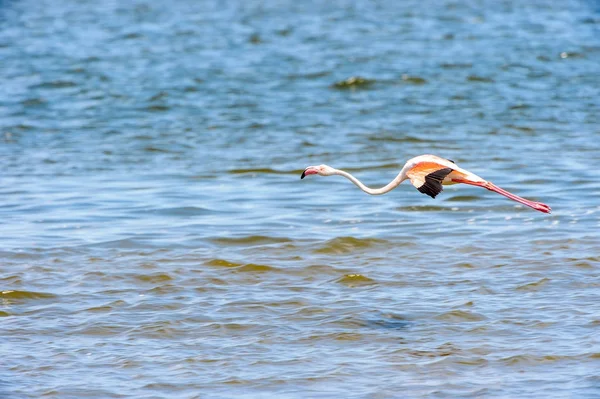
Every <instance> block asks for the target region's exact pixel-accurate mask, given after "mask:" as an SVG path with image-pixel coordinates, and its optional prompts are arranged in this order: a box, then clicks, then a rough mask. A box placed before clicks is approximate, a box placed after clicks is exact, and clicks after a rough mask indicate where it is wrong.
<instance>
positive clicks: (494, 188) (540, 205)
mask: <svg viewBox="0 0 600 399" xmlns="http://www.w3.org/2000/svg"><path fill="white" fill-rule="evenodd" d="M452 181H453V182H455V183H464V184H470V185H471V186H477V187H483V188H487V189H488V190H490V191H493V192H495V193H498V194H500V195H503V196H505V197H506V198H510V199H511V200H513V201H517V202H518V203H520V204H523V205H526V206H528V207H530V208H533V209H535V210H536V211H540V212H544V213H550V212H551V211H552V209H551V208H550V207H549V206H548V205H546V204H543V203H541V202H535V201H531V200H528V199H525V198H523V197H519V196H518V195H515V194H513V193H509V192H508V191H506V190H504V189H501V188H500V187H498V186H496V185H494V184H493V183H490V182H489V181H482V182H480V181H471V180H465V179H452Z"/></svg>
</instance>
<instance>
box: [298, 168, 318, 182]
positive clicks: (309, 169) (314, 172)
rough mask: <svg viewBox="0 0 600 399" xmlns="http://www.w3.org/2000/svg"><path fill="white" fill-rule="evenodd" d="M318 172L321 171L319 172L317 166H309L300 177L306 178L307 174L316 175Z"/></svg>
mask: <svg viewBox="0 0 600 399" xmlns="http://www.w3.org/2000/svg"><path fill="white" fill-rule="evenodd" d="M318 173H319V172H317V170H316V169H315V168H312V167H310V166H309V167H308V168H306V169H304V172H302V176H300V178H301V179H304V177H305V176H308V175H316V174H318Z"/></svg>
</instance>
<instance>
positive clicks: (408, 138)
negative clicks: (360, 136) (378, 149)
mask: <svg viewBox="0 0 600 399" xmlns="http://www.w3.org/2000/svg"><path fill="white" fill-rule="evenodd" d="M369 141H389V142H396V143H431V142H433V140H427V139H422V138H419V137H413V136H404V137H395V136H391V135H385V136H381V135H378V136H370V137H369Z"/></svg>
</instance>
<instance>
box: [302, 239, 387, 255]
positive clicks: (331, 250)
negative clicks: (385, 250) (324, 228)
mask: <svg viewBox="0 0 600 399" xmlns="http://www.w3.org/2000/svg"><path fill="white" fill-rule="evenodd" d="M388 243H389V242H388V241H386V240H381V239H377V238H355V237H336V238H334V239H332V240H328V241H327V242H326V243H324V244H323V245H321V246H320V247H319V248H317V249H315V250H314V251H313V252H315V253H320V254H332V255H333V254H344V253H350V252H353V251H356V250H365V249H369V248H375V247H382V246H385V245H386V244H388Z"/></svg>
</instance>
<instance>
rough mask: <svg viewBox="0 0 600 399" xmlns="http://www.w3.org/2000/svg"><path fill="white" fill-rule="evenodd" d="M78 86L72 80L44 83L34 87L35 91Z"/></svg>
mask: <svg viewBox="0 0 600 399" xmlns="http://www.w3.org/2000/svg"><path fill="white" fill-rule="evenodd" d="M74 86H77V83H75V82H72V81H70V80H53V81H52V82H43V83H40V84H37V85H35V86H33V87H32V88H33V89H64V88H67V87H74Z"/></svg>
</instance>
